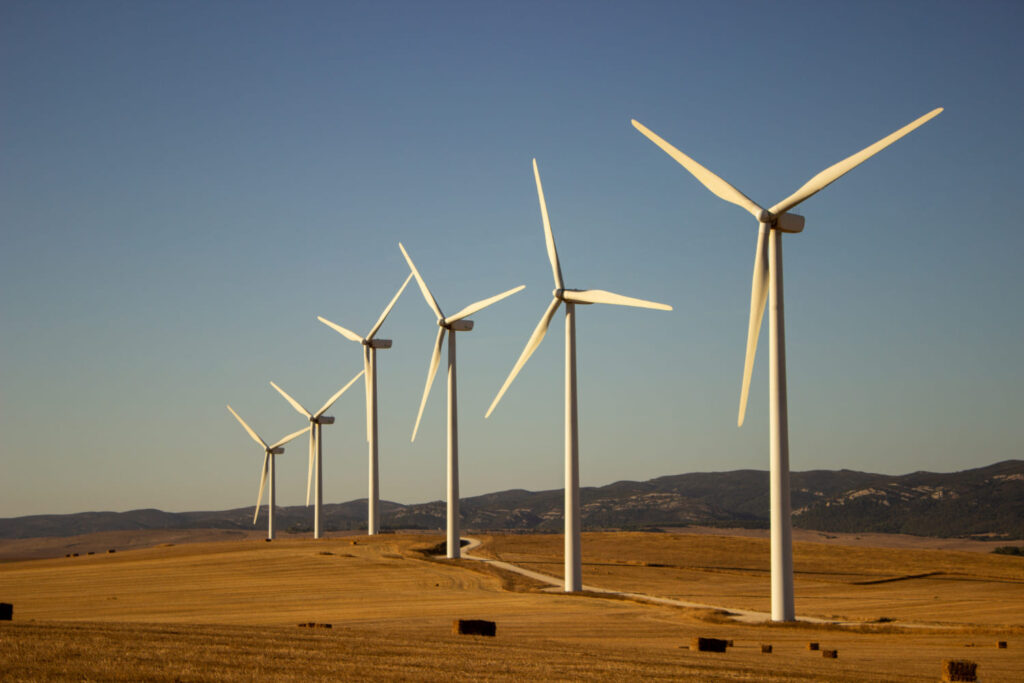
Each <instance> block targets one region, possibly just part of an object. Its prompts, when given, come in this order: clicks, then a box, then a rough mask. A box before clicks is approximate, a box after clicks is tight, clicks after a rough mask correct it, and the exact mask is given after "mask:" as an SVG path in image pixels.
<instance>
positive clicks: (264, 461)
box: [252, 449, 270, 524]
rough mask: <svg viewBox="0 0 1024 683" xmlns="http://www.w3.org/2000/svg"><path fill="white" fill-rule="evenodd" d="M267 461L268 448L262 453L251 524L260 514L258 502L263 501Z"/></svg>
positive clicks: (268, 457)
mask: <svg viewBox="0 0 1024 683" xmlns="http://www.w3.org/2000/svg"><path fill="white" fill-rule="evenodd" d="M269 461H270V450H269V449H268V450H267V451H265V452H264V454H263V474H262V475H260V494H259V496H257V497H256V512H255V513H253V516H252V523H253V524H255V523H256V520H257V519H258V518H259V516H260V503H262V502H263V486H264V485H265V484H266V483H267V465H268V464H269Z"/></svg>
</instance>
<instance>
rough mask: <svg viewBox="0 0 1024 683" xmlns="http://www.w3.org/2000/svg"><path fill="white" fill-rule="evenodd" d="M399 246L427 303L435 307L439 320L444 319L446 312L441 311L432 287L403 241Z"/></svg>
mask: <svg viewBox="0 0 1024 683" xmlns="http://www.w3.org/2000/svg"><path fill="white" fill-rule="evenodd" d="M398 248H399V249H401V250H402V256H404V257H405V260H406V262H407V263H408V264H409V269H410V270H411V271H412V274H413V276H415V278H416V284H418V285H419V286H420V291H421V292H422V293H423V298H424V299H426V300H427V305H428V306H430V307H431V308H432V309H434V315H436V316H437V319H438V320H444V313H442V312H441V307H440V306H438V305H437V299H435V298H434V295H433V294H431V293H430V289H428V288H427V283H426V282H424V281H423V276H422V275H420V271H419V270H417V269H416V266H415V264H413V262H412V259H411V258H409V253H408V252H407V251H406V250H405V247H403V246H402V243H401V242H399V243H398Z"/></svg>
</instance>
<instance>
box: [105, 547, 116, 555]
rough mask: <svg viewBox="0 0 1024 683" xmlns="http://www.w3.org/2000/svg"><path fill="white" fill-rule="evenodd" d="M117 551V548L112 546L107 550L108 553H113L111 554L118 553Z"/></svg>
mask: <svg viewBox="0 0 1024 683" xmlns="http://www.w3.org/2000/svg"><path fill="white" fill-rule="evenodd" d="M116 552H117V549H116V548H111V549H110V550H108V551H107V554H108V555H111V554H113V553H116Z"/></svg>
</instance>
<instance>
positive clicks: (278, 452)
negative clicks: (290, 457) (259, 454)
mask: <svg viewBox="0 0 1024 683" xmlns="http://www.w3.org/2000/svg"><path fill="white" fill-rule="evenodd" d="M282 453H284V446H278V447H277V448H268V449H267V455H281V454H282Z"/></svg>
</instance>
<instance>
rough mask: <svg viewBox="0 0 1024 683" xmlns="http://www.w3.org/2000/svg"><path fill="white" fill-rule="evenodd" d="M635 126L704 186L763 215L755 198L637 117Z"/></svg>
mask: <svg viewBox="0 0 1024 683" xmlns="http://www.w3.org/2000/svg"><path fill="white" fill-rule="evenodd" d="M633 127H634V128H636V129H637V130H638V131H640V132H641V133H643V134H644V135H645V136H647V139H648V140H650V141H651V142H653V143H654V144H656V145H657V146H658V147H661V149H662V151H663V152H665V153H666V154H668V155H669V156H670V157H672V158H673V159H675V160H676V161H677V162H679V163H680V164H681V165H682V166H683V168H685V169H686V170H687V171H689V172H690V174H691V175H693V177H694V178H696V179H697V180H699V181H700V182H701V184H702V185H704V187H706V188H708V189H709V190H711V191H712V192H713V193H714V194H716V195H718V196H719V197H721V198H722V199H724V200H725V201H727V202H731V203H733V204H736V205H737V206H742V207H743V208H744V209H746V210H747V211H749V212H750V213H752V214H753V215H754V218H757V217H759V216H760V215H761V211H762V209H761V207H760V206H758V205H757V202H755V201H754V200H753V199H751V198H750V197H748V196H747V195H745V194H743V193H742V192H740V191H739V190H737V189H736V188H735V187H733V186H732V185H730V184H729V183H727V182H725V181H724V180H722V179H721V178H719V177H718V176H717V175H715V174H714V173H712V172H711V171H709V170H708V169H706V168H704V167H703V166H701V165H700V164H698V163H697V162H696V161H694V160H693V159H691V158H690V157H688V156H686V155H685V154H683V153H682V152H680V151H679V150H678V149H676V148H675V147H673V146H672V145H671V144H669V143H668V142H666V141H665V140H663V139H662V138H661V137H660V136H658V134H657V133H655V132H654V131H652V130H651V129H649V128H648V127H647V126H645V125H644V124H642V123H640V122H639V121H637V120H636V119H633Z"/></svg>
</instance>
